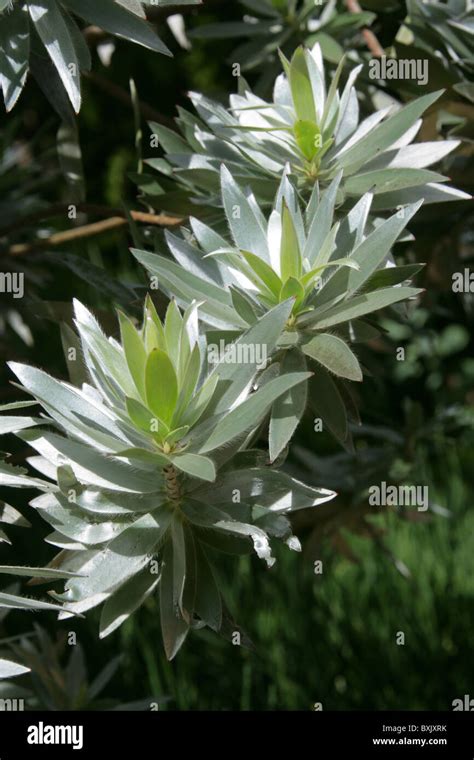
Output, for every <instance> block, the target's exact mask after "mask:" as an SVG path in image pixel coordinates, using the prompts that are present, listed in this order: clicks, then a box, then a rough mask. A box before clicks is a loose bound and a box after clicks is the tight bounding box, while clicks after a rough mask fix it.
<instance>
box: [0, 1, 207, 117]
mask: <svg viewBox="0 0 474 760" xmlns="http://www.w3.org/2000/svg"><path fill="white" fill-rule="evenodd" d="M199 2H200V0H181V5H191V4H195V3H199ZM169 4H170V3H169V2H168V0H157V1H156V2H145V0H100V2H96V1H95V0H64V1H63V2H59V1H58V0H0V87H1V89H2V91H3V98H4V101H5V108H6V109H7V111H11V110H12V108H13V107H14V105H15V104H16V102H17V100H18V98H19V97H20V95H21V93H22V91H23V88H24V86H25V83H26V78H27V75H28V72H29V71H30V68H31V70H32V72H33V73H34V74H35V76H36V77H37V78H38V79H39V81H40V84H42V85H43V86H44V87H45V89H46V91H47V92H49V93H50V94H49V97H50V98H52V100H53V101H55V100H56V99H57V98H58V97H60V98H61V97H62V95H61V93H59V94H56V95H52V94H51V90H54V89H55V80H57V82H59V83H60V87H59V89H61V87H62V88H63V90H64V92H65V93H66V95H67V98H68V99H69V101H70V103H71V105H72V107H73V108H74V111H76V113H77V112H78V111H79V110H80V107H81V81H80V74H81V71H89V70H90V68H91V56H90V52H89V48H88V46H87V43H86V41H85V39H84V37H83V35H82V32H81V29H80V26H79V25H78V23H77V21H76V19H80V20H82V21H86V22H87V23H88V24H93V25H95V26H98V27H100V28H101V29H103V30H104V31H105V32H109V33H110V34H112V35H115V36H117V37H123V38H124V39H126V40H129V41H131V42H135V43H137V44H138V45H143V46H144V47H146V48H148V49H150V50H155V51H156V52H158V53H163V54H165V55H171V54H170V52H169V50H168V48H167V47H166V45H165V44H164V43H163V42H162V41H161V40H160V38H159V37H158V36H157V35H156V34H155V32H154V31H153V29H152V28H151V26H149V24H148V23H147V21H146V17H145V12H144V9H143V6H144V5H145V6H146V5H153V6H166V5H169ZM48 61H49V63H48Z"/></svg>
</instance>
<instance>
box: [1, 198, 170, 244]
mask: <svg viewBox="0 0 474 760" xmlns="http://www.w3.org/2000/svg"><path fill="white" fill-rule="evenodd" d="M71 205H74V207H75V209H76V211H78V212H79V213H81V214H92V215H93V216H104V217H107V218H108V217H111V216H120V217H121V218H122V219H126V218H127V213H126V212H125V211H124V210H123V209H121V208H112V207H111V206H101V205H99V204H96V203H74V204H71V203H53V204H51V205H50V206H48V207H47V208H43V209H40V210H39V211H34V212H33V213H31V214H25V215H24V216H20V217H19V218H17V219H16V220H15V221H14V222H12V223H11V224H8V225H6V226H5V227H1V228H0V237H4V236H5V235H9V234H10V233H11V232H15V231H16V230H18V229H24V228H25V227H29V226H30V225H31V224H36V223H37V222H43V221H45V220H46V219H54V218H55V217H57V216H65V215H66V214H67V213H68V211H69V209H70V207H71ZM129 213H130V216H131V217H132V219H133V220H134V221H136V222H143V223H144V224H156V225H159V226H161V227H175V226H176V225H178V224H182V223H183V218H182V217H176V216H168V215H167V214H158V215H157V214H148V213H145V212H143V211H130V212H129Z"/></svg>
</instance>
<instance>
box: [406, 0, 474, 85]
mask: <svg viewBox="0 0 474 760" xmlns="http://www.w3.org/2000/svg"><path fill="white" fill-rule="evenodd" d="M407 14H408V15H407V17H406V19H405V21H404V23H403V26H402V27H401V28H400V30H399V32H398V35H397V41H399V42H402V43H406V44H415V45H416V47H417V48H418V49H421V50H425V51H426V52H427V53H428V54H429V55H433V54H434V55H435V56H436V57H437V58H438V60H440V61H441V62H442V63H443V65H447V64H451V65H452V66H453V67H454V68H455V69H456V70H457V71H459V72H460V73H461V74H462V75H463V77H469V75H470V74H471V73H472V68H473V56H472V46H473V35H474V7H473V5H472V2H471V0H448V1H447V2H444V3H440V2H437V1H436V0H407Z"/></svg>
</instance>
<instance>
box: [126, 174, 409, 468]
mask: <svg viewBox="0 0 474 760" xmlns="http://www.w3.org/2000/svg"><path fill="white" fill-rule="evenodd" d="M342 181H343V177H342V172H339V174H338V175H337V176H336V178H335V179H334V180H333V181H332V183H331V184H330V186H329V187H328V188H327V190H326V191H325V192H323V193H322V194H321V197H320V196H319V191H318V188H317V187H315V188H314V189H313V192H312V195H311V198H310V201H309V203H308V205H307V207H306V208H305V209H304V210H302V208H301V207H300V204H299V202H298V197H297V193H296V191H295V189H294V187H293V186H292V185H291V182H290V181H289V179H288V176H287V175H284V177H283V179H282V182H281V184H280V188H279V191H278V193H277V196H276V199H275V201H274V204H273V208H272V210H271V212H270V213H269V215H267V216H266V215H265V213H264V212H263V211H262V209H261V208H260V207H259V205H258V204H257V202H256V200H255V197H254V196H253V195H252V194H251V193H247V194H246V193H245V192H244V191H243V189H242V188H241V187H239V185H238V183H237V182H236V180H235V178H234V177H233V176H232V175H231V173H230V172H229V170H228V169H227V168H225V167H222V169H221V184H222V199H223V204H224V209H225V213H226V217H227V224H228V228H229V233H230V235H229V237H228V238H224V237H222V236H221V235H218V234H217V233H216V232H215V231H214V230H213V229H212V228H211V227H208V226H207V225H205V224H204V223H203V222H202V221H199V220H198V219H194V218H191V220H190V224H191V233H192V234H190V233H189V232H188V234H187V235H183V236H177V235H175V234H172V233H171V232H168V233H167V234H166V240H167V245H168V248H169V251H170V252H171V254H172V256H173V258H174V261H173V259H171V258H169V256H165V255H160V254H155V253H149V252H146V251H138V250H134V251H133V252H134V255H135V257H136V258H137V260H138V261H139V262H140V263H141V264H143V265H144V266H145V267H146V269H147V270H148V272H149V273H150V274H151V275H152V276H153V277H155V278H156V279H157V280H158V282H159V283H160V287H161V288H162V289H163V290H164V291H165V292H166V293H167V294H168V295H171V294H173V296H174V297H175V298H176V299H177V300H178V303H179V304H180V305H181V306H183V307H187V306H188V305H189V304H190V303H191V302H192V301H193V299H194V298H198V299H199V300H200V301H202V303H201V307H200V317H201V319H202V320H203V321H204V322H206V323H207V329H208V330H212V331H217V334H218V335H219V334H220V333H221V334H222V336H226V335H227V336H228V335H229V333H230V335H231V336H235V335H238V334H239V333H241V332H242V331H245V330H248V329H249V328H250V326H253V325H257V324H259V320H261V319H262V318H268V315H269V314H270V313H272V310H274V309H275V308H278V305H279V304H280V305H281V304H282V303H286V302H287V299H289V298H291V299H293V305H292V308H291V313H290V315H289V318H288V319H287V320H286V322H285V324H284V325H283V329H282V331H281V334H280V336H279V337H278V339H277V341H276V345H275V355H276V357H277V359H276V360H277V361H279V362H280V366H281V367H283V369H284V371H298V372H305V371H306V370H307V364H308V363H309V364H310V368H311V370H313V371H314V373H315V374H314V377H313V378H312V380H311V383H312V388H311V394H310V400H311V401H312V403H313V404H315V405H316V406H317V411H318V413H319V414H320V416H321V417H322V418H323V419H324V423H325V425H327V427H328V428H329V429H330V430H331V432H332V433H333V434H334V435H335V436H336V437H337V438H338V439H339V440H341V441H343V442H344V441H347V439H348V435H349V428H348V416H349V411H350V409H351V408H352V407H353V405H354V402H353V400H352V398H351V394H350V381H356V382H357V381H358V382H360V381H361V380H362V378H363V371H362V368H361V366H360V363H359V361H358V359H357V356H356V353H355V350H356V347H357V344H358V343H361V342H364V341H368V340H371V339H373V338H374V337H377V335H379V334H380V333H379V332H378V331H377V329H375V328H374V326H373V325H372V323H371V321H370V315H371V314H373V313H374V312H376V311H378V310H380V309H382V308H385V307H387V306H391V305H392V304H395V303H398V302H400V301H403V300H406V299H412V298H414V297H416V296H417V295H418V294H419V293H420V292H421V291H420V290H419V289H416V288H413V287H409V286H407V284H406V282H407V281H408V280H409V279H410V278H411V277H412V276H413V275H414V274H415V273H416V272H417V271H418V270H419V269H420V267H421V265H419V264H412V265H405V266H396V265H395V263H394V261H393V259H392V257H391V253H390V252H391V248H392V246H393V244H394V243H395V241H396V240H397V239H398V238H399V236H400V235H401V233H402V232H403V230H404V228H405V226H406V225H407V223H408V222H409V221H410V219H411V218H412V217H413V215H414V214H415V213H416V211H417V210H418V208H419V207H420V205H421V203H422V201H417V202H416V203H413V204H410V205H408V206H406V207H404V208H403V209H402V210H399V211H398V212H397V213H396V214H394V215H393V216H391V217H390V218H389V219H387V220H385V221H382V222H381V224H379V225H376V226H374V225H371V224H368V217H369V213H370V209H371V205H372V203H373V200H374V196H373V195H372V194H371V193H366V194H364V195H363V196H362V198H361V199H360V200H359V201H358V202H357V203H356V204H355V205H354V207H353V208H352V209H351V211H350V212H349V213H348V215H347V216H345V217H344V218H343V219H342V220H340V221H336V220H335V208H336V199H337V197H338V193H339V189H340V184H341V182H342ZM236 211H238V213H236ZM219 331H220V333H219ZM306 402H307V383H302V384H299V385H298V386H295V387H294V388H292V389H290V390H289V391H288V393H287V394H285V395H284V396H283V397H281V398H279V399H277V400H275V402H274V404H273V406H272V412H271V422H270V442H269V447H270V458H271V460H274V459H276V457H278V456H279V454H280V453H281V452H282V451H283V450H284V448H285V447H286V445H287V444H288V442H289V440H290V439H291V437H292V435H293V433H294V431H295V428H296V426H297V424H298V422H299V420H300V419H301V417H302V415H303V413H304V410H305V408H306Z"/></svg>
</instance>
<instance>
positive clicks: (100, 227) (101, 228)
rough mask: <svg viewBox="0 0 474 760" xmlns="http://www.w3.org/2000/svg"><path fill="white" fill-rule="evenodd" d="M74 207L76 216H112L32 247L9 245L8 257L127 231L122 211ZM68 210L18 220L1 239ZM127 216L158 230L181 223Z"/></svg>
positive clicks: (173, 219)
mask: <svg viewBox="0 0 474 760" xmlns="http://www.w3.org/2000/svg"><path fill="white" fill-rule="evenodd" d="M74 205H75V206H76V210H77V211H79V212H84V213H98V214H104V213H105V214H110V213H112V214H114V216H110V217H109V218H108V219H103V220H102V221H100V222H94V223H93V224H85V225H83V226H81V227H74V228H73V229H71V230H64V231H62V232H56V233H55V234H54V235H51V236H50V237H49V238H46V239H41V240H35V241H34V242H33V243H18V244H16V245H12V246H10V248H9V249H8V254H9V255H10V256H24V255H26V254H28V253H33V252H34V251H37V250H44V249H48V248H55V247H57V246H60V245H63V244H64V243H70V242H72V241H74V240H80V239H82V238H88V237H93V236H95V235H101V234H102V233H104V232H109V231H110V230H115V229H119V228H120V227H126V226H127V224H128V220H127V215H126V213H125V211H123V210H121V209H110V208H108V207H106V206H90V205H88V204H85V203H78V204H74ZM69 206H70V204H55V205H54V206H52V207H50V208H49V209H46V210H44V211H40V212H37V213H36V214H30V215H29V216H25V217H23V218H22V219H19V220H17V221H16V222H15V224H13V225H10V226H9V227H4V228H3V229H1V230H0V237H1V236H3V235H6V234H8V233H9V232H11V231H13V230H16V229H19V228H23V227H25V226H26V225H27V224H29V223H30V224H31V223H32V222H35V221H41V220H42V219H48V218H52V217H55V216H57V215H58V214H61V213H66V211H67V210H68V209H69ZM129 213H130V216H131V218H132V219H133V221H135V222H141V223H142V224H152V225H156V226H159V227H176V226H178V225H180V224H182V223H183V221H184V220H183V219H182V218H180V217H174V216H168V215H166V214H148V213H145V212H143V211H130V212H129Z"/></svg>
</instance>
